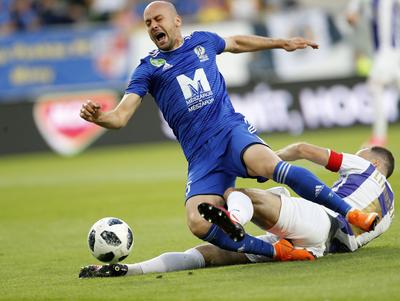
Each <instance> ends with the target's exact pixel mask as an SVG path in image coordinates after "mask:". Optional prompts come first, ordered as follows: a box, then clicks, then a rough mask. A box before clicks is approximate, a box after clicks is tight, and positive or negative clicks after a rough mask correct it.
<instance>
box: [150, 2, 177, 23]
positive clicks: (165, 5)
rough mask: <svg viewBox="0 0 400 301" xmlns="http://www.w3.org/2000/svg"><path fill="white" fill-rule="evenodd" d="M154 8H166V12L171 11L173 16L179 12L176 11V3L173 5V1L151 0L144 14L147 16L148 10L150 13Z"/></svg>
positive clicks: (158, 9)
mask: <svg viewBox="0 0 400 301" xmlns="http://www.w3.org/2000/svg"><path fill="white" fill-rule="evenodd" d="M149 10H150V11H152V10H157V11H160V10H164V11H165V12H168V13H170V14H171V15H172V16H177V15H178V12H177V11H176V8H175V5H173V4H172V3H171V2H168V1H153V2H150V3H149V4H148V5H147V6H146V8H145V9H144V13H143V16H146V12H147V13H148V12H149ZM144 19H145V20H146V18H145V17H144Z"/></svg>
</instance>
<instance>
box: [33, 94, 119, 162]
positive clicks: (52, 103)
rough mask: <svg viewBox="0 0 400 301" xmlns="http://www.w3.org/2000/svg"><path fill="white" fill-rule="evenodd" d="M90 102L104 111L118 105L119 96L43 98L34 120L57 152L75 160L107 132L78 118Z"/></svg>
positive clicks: (35, 108) (38, 102)
mask: <svg viewBox="0 0 400 301" xmlns="http://www.w3.org/2000/svg"><path fill="white" fill-rule="evenodd" d="M87 99H91V100H92V101H93V102H96V103H98V104H100V106H101V110H104V111H108V110H110V109H111V108H113V107H114V106H115V105H116V103H117V95H116V94H115V93H114V92H113V91H105V90H101V91H85V92H80V93H63V94H61V93H60V94H49V95H43V96H42V97H40V98H39V99H38V100H37V101H36V102H35V105H34V107H33V117H34V120H35V123H36V126H37V128H38V130H39V132H40V134H41V135H42V137H43V138H44V140H45V141H46V142H47V144H48V145H49V146H50V148H52V149H53V150H54V151H55V152H57V153H59V154H61V155H65V156H72V155H74V154H77V153H79V152H80V151H82V150H84V149H86V148H87V147H88V146H89V145H90V144H92V143H93V142H94V141H95V140H96V139H97V138H99V137H100V136H101V135H102V134H103V133H104V132H105V129H104V128H102V127H100V126H97V125H96V124H94V123H90V122H87V121H85V120H83V119H82V118H81V117H80V116H79V112H80V109H81V106H82V104H83V103H84V102H86V100H87Z"/></svg>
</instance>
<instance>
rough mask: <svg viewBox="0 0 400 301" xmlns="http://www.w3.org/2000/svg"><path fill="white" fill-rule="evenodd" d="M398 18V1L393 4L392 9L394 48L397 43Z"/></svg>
mask: <svg viewBox="0 0 400 301" xmlns="http://www.w3.org/2000/svg"><path fill="white" fill-rule="evenodd" d="M398 18H400V15H399V3H398V2H395V3H394V4H393V9H392V46H393V47H394V48H396V47H397V46H398V45H397V38H398V37H397V34H398V27H399V26H400V24H399V21H398Z"/></svg>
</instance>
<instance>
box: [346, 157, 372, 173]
mask: <svg viewBox="0 0 400 301" xmlns="http://www.w3.org/2000/svg"><path fill="white" fill-rule="evenodd" d="M370 165H371V162H369V161H367V160H365V159H364V158H361V157H359V156H357V155H353V154H346V153H343V161H342V165H341V166H340V169H339V172H340V173H341V174H349V173H363V172H364V171H365V170H366V169H367V168H368V167H369V166H370Z"/></svg>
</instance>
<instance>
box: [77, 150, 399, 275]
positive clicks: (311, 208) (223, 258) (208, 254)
mask: <svg viewBox="0 0 400 301" xmlns="http://www.w3.org/2000/svg"><path fill="white" fill-rule="evenodd" d="M277 154H278V155H279V156H280V157H281V158H282V159H283V160H287V161H294V160H299V159H306V160H309V161H312V162H314V163H317V164H319V165H322V166H325V167H326V168H327V169H328V170H331V171H333V172H338V173H339V180H338V181H337V182H336V183H335V184H334V185H333V188H332V190H333V191H335V192H336V193H337V194H339V195H340V196H341V197H343V198H344V199H345V200H346V201H347V202H349V204H351V205H352V206H354V207H356V208H358V209H360V210H363V211H366V212H369V211H374V212H378V213H379V216H380V221H379V222H378V224H377V225H376V227H375V229H374V230H373V231H370V232H365V231H363V230H360V229H359V228H356V227H354V226H352V225H350V224H349V223H348V222H347V221H346V220H345V219H344V218H343V217H342V216H340V215H338V214H337V213H335V212H333V211H332V210H329V209H327V208H326V207H324V206H321V205H318V204H315V203H312V202H310V201H307V200H305V199H303V198H298V197H291V196H290V194H289V192H288V190H287V189H286V188H284V187H275V188H271V189H267V190H261V189H233V188H231V189H228V190H227V191H226V193H225V199H226V200H227V210H225V209H223V208H219V211H218V213H221V215H219V214H217V215H218V216H220V217H221V219H220V220H216V221H215V222H216V223H217V224H218V225H219V226H220V227H221V228H223V229H224V225H223V224H224V223H225V222H226V219H223V217H225V218H228V219H229V220H230V221H231V223H239V222H240V224H241V225H244V224H246V223H247V222H249V221H250V219H251V220H252V222H253V223H255V224H256V225H258V226H259V227H260V228H261V229H264V230H266V231H268V232H267V233H266V234H265V235H261V236H258V238H260V239H262V240H264V241H267V242H269V243H275V242H277V241H279V240H280V241H282V239H283V240H285V239H287V240H290V242H291V243H292V244H293V246H294V247H295V248H296V250H299V252H304V250H306V251H308V252H310V254H312V256H313V257H312V258H305V257H304V255H303V253H301V256H297V253H296V252H292V253H291V257H288V258H286V259H285V260H298V259H299V260H304V259H311V260H312V259H313V258H314V256H315V257H321V256H323V255H325V254H327V253H337V252H353V251H355V250H357V249H358V248H360V247H362V246H363V245H366V244H367V243H368V242H370V241H371V240H373V239H375V238H376V237H378V236H379V235H381V234H382V233H383V232H385V231H386V230H387V229H388V228H389V226H390V224H391V222H392V218H393V215H394V194H393V191H392V189H391V187H390V184H389V182H388V181H387V178H389V177H390V176H391V174H392V173H393V170H394V158H393V155H392V154H391V152H390V151H388V150H387V149H385V148H383V147H377V146H374V147H370V148H366V149H362V150H360V151H359V152H357V153H356V154H355V155H353V154H346V153H337V152H335V151H333V150H329V149H326V148H322V147H318V146H315V145H311V144H307V143H296V144H292V145H289V146H287V147H285V148H283V149H282V150H279V151H277ZM316 192H317V191H316ZM233 194H236V195H235V197H234V198H232V197H231V196H232V195H233ZM238 195H239V196H240V197H241V199H242V201H241V202H237V199H238ZM231 200H233V202H231ZM249 202H250V203H249ZM253 207H254V212H253ZM211 208H213V209H212V210H215V209H218V208H216V207H211ZM206 218H207V216H206ZM229 229H230V228H229V227H226V229H224V230H226V231H227V232H229ZM271 260H272V259H271V258H269V257H266V256H260V255H253V254H244V253H236V252H230V251H226V250H222V249H220V248H218V247H216V246H214V245H202V246H198V247H195V248H192V249H189V250H187V251H186V252H169V253H164V254H162V255H160V256H158V257H156V258H153V259H150V260H148V261H144V262H140V263H135V264H114V265H104V266H97V265H91V266H87V267H84V268H82V270H81V272H80V277H81V278H90V277H112V276H123V275H137V274H146V273H152V272H158V273H160V272H171V271H178V270H187V269H197V268H203V267H209V266H221V265H231V264H245V263H256V262H266V261H271Z"/></svg>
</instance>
